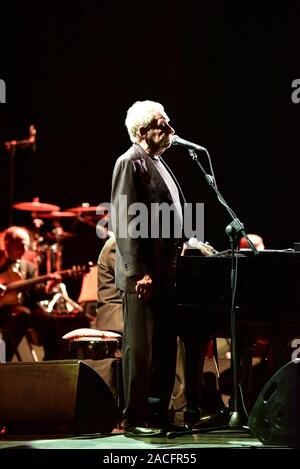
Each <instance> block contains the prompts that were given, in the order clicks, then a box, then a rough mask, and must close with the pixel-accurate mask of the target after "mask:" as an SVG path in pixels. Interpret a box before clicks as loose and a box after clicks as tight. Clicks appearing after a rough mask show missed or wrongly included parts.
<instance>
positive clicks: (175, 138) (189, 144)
mask: <svg viewBox="0 0 300 469" xmlns="http://www.w3.org/2000/svg"><path fill="white" fill-rule="evenodd" d="M172 145H181V146H183V147H187V148H191V149H192V150H200V151H201V150H202V151H207V150H206V148H204V147H201V145H197V143H192V142H188V141H187V140H184V139H183V138H180V137H178V135H173V136H172Z"/></svg>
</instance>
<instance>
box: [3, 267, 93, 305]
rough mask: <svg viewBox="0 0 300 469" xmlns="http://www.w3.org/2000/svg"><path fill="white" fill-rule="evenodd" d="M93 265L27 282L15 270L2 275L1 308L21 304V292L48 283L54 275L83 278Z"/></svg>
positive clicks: (73, 268)
mask: <svg viewBox="0 0 300 469" xmlns="http://www.w3.org/2000/svg"><path fill="white" fill-rule="evenodd" d="M91 264H92V263H91ZM91 264H88V265H84V266H74V267H72V268H71V269H67V270H61V271H57V272H52V273H51V274H46V275H40V276H37V277H32V278H29V279H26V280H21V276H20V274H19V273H17V272H14V271H13V270H12V271H6V272H4V273H2V274H0V307H2V306H8V305H14V304H19V303H20V301H19V293H20V292H22V291H23V290H26V288H29V287H32V286H33V285H37V284H41V283H46V282H48V280H51V279H52V278H53V274H58V275H60V276H61V278H62V279H65V278H76V277H81V276H82V275H84V274H87V273H88V272H89V271H90V268H91Z"/></svg>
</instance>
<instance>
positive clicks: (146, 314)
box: [121, 290, 177, 426]
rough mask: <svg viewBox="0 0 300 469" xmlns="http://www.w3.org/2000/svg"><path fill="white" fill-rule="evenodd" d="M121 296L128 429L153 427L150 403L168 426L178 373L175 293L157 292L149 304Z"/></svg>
mask: <svg viewBox="0 0 300 469" xmlns="http://www.w3.org/2000/svg"><path fill="white" fill-rule="evenodd" d="M121 294H122V304H123V315H124V335H123V355H122V368H123V384H124V399H125V409H124V418H125V425H134V426H137V425H143V424H144V422H145V421H148V422H149V421H150V423H151V419H152V416H151V403H152V405H153V413H156V412H157V411H158V412H159V414H160V417H161V422H162V423H165V422H164V418H165V416H166V413H167V410H168V406H169V402H170V398H171V394H172V390H173V386H174V380H175V369H176V347H177V335H176V328H175V325H174V324H175V321H174V311H175V300H174V297H173V291H172V290H170V291H160V292H159V293H158V292H157V293H156V294H155V295H154V297H153V298H152V299H151V301H149V302H147V303H144V302H143V301H142V300H141V299H140V298H138V295H137V294H135V293H126V292H121ZM149 403H150V406H149Z"/></svg>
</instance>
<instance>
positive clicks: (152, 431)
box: [124, 426, 165, 438]
mask: <svg viewBox="0 0 300 469" xmlns="http://www.w3.org/2000/svg"><path fill="white" fill-rule="evenodd" d="M164 435H165V432H164V431H163V430H162V429H161V428H151V427H134V426H126V427H125V428H124V436H127V437H129V438H134V437H139V438H149V437H157V436H164Z"/></svg>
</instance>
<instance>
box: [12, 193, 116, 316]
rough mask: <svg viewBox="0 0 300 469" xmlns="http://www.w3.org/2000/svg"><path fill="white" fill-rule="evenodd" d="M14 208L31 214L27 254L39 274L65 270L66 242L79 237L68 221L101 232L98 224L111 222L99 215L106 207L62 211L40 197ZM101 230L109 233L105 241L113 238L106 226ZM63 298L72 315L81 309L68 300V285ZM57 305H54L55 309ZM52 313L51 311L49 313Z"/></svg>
mask: <svg viewBox="0 0 300 469" xmlns="http://www.w3.org/2000/svg"><path fill="white" fill-rule="evenodd" d="M13 208H14V209H16V210H22V211H26V212H31V218H32V224H33V227H32V228H30V229H28V231H29V232H30V234H31V248H30V250H29V252H28V253H27V254H26V258H27V259H28V260H30V261H31V262H34V263H35V265H36V268H37V272H38V275H41V274H50V273H53V272H59V271H61V270H62V255H63V242H64V241H66V240H68V239H71V238H74V237H76V234H75V233H72V232H71V231H65V230H64V228H63V226H62V223H63V222H64V221H65V220H71V221H72V220H74V221H76V220H78V221H79V222H82V223H86V224H87V225H90V226H93V227H94V228H95V229H96V227H97V230H98V226H97V221H98V220H100V219H102V218H104V217H105V219H107V221H108V216H109V215H103V214H102V215H97V213H99V210H101V209H103V210H107V209H106V208H105V207H100V208H99V206H90V205H89V204H88V203H83V204H82V205H80V206H77V207H73V208H70V209H68V210H66V211H61V209H60V207H59V206H58V205H53V204H49V203H44V202H40V200H39V198H38V197H35V198H34V199H33V200H32V201H30V202H18V203H15V204H13ZM103 213H104V212H103ZM49 222H50V224H51V226H50V229H48V230H46V232H44V231H45V230H44V228H45V227H47V224H48V228H49ZM42 227H43V230H42ZM101 229H103V230H104V231H105V233H102V238H105V237H109V236H110V232H109V231H108V229H106V228H105V226H104V227H103V224H102V226H101ZM42 231H43V232H42ZM42 270H43V271H42ZM61 297H63V299H64V301H65V307H66V309H67V310H68V311H69V312H71V311H73V310H74V309H75V308H76V309H77V308H78V309H79V310H80V308H81V307H80V306H79V305H78V304H77V303H75V302H74V301H73V300H71V299H70V298H69V297H68V294H67V291H66V288H65V285H64V284H62V288H61V291H60V298H57V299H59V300H61ZM52 303H53V302H52ZM53 306H54V305H53V304H52V305H51V308H52V309H53ZM48 312H51V311H50V310H49V311H48Z"/></svg>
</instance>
